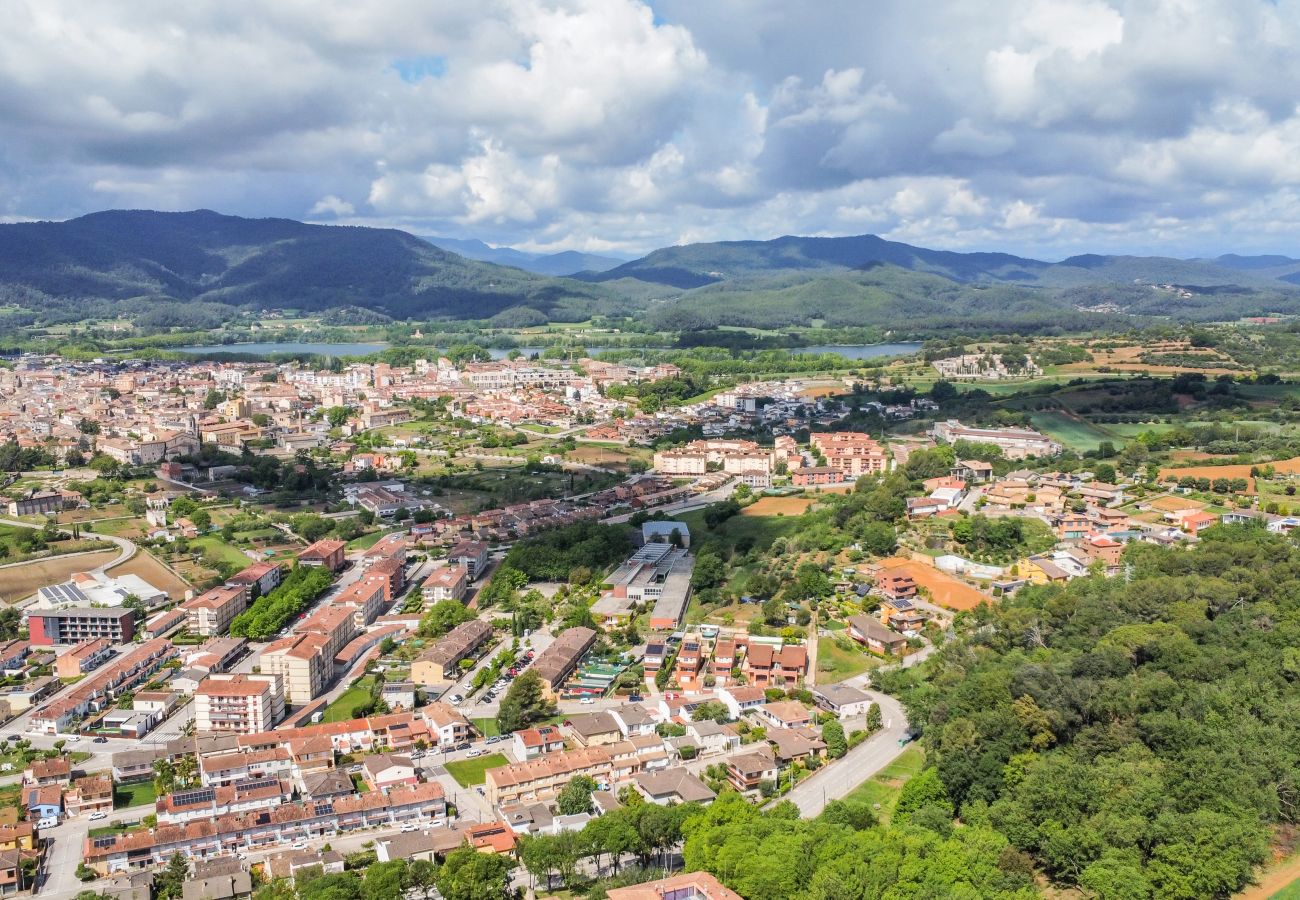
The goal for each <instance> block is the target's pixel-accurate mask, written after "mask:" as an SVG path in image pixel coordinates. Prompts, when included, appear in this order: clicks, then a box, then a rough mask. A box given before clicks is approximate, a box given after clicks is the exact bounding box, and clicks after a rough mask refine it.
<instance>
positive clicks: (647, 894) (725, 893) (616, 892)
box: [605, 872, 743, 900]
mask: <svg viewBox="0 0 1300 900" xmlns="http://www.w3.org/2000/svg"><path fill="white" fill-rule="evenodd" d="M605 896H607V897H608V898H609V900H743V898H742V897H741V896H740V895H739V894H737V893H736V892H735V891H733V890H731V889H730V888H728V887H726V886H725V885H723V884H722V882H720V881H718V879H717V878H715V877H713V875H711V874H709V873H708V872H685V873H683V874H681V875H673V876H671V877H670V878H660V879H659V880H658V881H646V882H642V883H641V884H634V885H632V886H631V887H620V888H610V889H609V890H608V891H607V892H606V894H605Z"/></svg>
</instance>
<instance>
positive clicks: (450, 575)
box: [420, 565, 469, 603]
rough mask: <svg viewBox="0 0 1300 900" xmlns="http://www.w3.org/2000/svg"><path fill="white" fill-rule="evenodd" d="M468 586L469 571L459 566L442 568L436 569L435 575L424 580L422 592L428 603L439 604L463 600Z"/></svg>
mask: <svg viewBox="0 0 1300 900" xmlns="http://www.w3.org/2000/svg"><path fill="white" fill-rule="evenodd" d="M468 586H469V570H468V569H466V568H465V567H464V566H459V565H452V566H442V567H441V568H438V569H434V570H433V573H432V574H431V575H429V577H428V578H426V579H425V580H424V585H423V586H422V587H421V588H420V592H421V594H422V595H423V596H424V600H425V602H426V603H437V602H439V601H441V600H461V599H463V598H464V596H465V589H466V588H467V587H468Z"/></svg>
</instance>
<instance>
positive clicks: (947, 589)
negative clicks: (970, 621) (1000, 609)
mask: <svg viewBox="0 0 1300 900" xmlns="http://www.w3.org/2000/svg"><path fill="white" fill-rule="evenodd" d="M880 565H881V567H882V568H885V569H902V570H903V571H905V572H906V573H907V574H908V575H911V576H912V580H914V581H915V582H916V583H917V584H918V585H919V586H921V587H923V588H925V589H926V590H928V591H929V592H930V599H931V600H932V601H933V602H934V603H936V604H938V605H939V606H942V607H944V608H945V609H955V610H958V611H960V610H967V609H974V608H975V607H977V606H979V605H980V604H981V603H989V602H991V601H990V598H989V597H987V596H985V595H984V594H981V593H980V592H979V591H977V590H975V588H973V587H971V586H970V585H969V584H966V583H965V582H964V581H958V580H957V579H956V578H953V577H952V576H951V575H949V574H947V573H946V572H940V571H939V570H938V569H936V568H934V567H933V566H928V565H926V564H925V563H922V562H918V561H916V560H912V559H903V558H902V557H898V556H894V557H890V558H889V559H882V560H881V561H880Z"/></svg>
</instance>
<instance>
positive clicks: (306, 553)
mask: <svg viewBox="0 0 1300 900" xmlns="http://www.w3.org/2000/svg"><path fill="white" fill-rule="evenodd" d="M346 547H347V544H346V543H345V542H343V541H334V540H328V539H326V540H319V541H317V542H316V543H314V544H312V545H311V546H310V547H308V548H307V549H305V550H302V551H301V552H299V554H298V565H300V566H319V567H322V568H326V569H329V570H330V571H331V572H338V571H340V570H341V569H342V568H343V565H344V562H345V560H344V557H343V552H344V550H345V548H346Z"/></svg>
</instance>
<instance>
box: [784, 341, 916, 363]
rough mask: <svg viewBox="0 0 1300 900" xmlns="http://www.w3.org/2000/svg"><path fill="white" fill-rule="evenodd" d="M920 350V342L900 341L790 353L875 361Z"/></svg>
mask: <svg viewBox="0 0 1300 900" xmlns="http://www.w3.org/2000/svg"><path fill="white" fill-rule="evenodd" d="M920 349H921V342H920V341H901V342H899V343H897V344H818V345H817V346H816V347H798V348H796V349H793V350H791V351H790V352H791V353H838V354H839V355H840V356H843V357H845V358H846V359H875V358H876V357H878V356H907V355H909V354H912V353H916V352H917V351H918V350H920Z"/></svg>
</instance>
